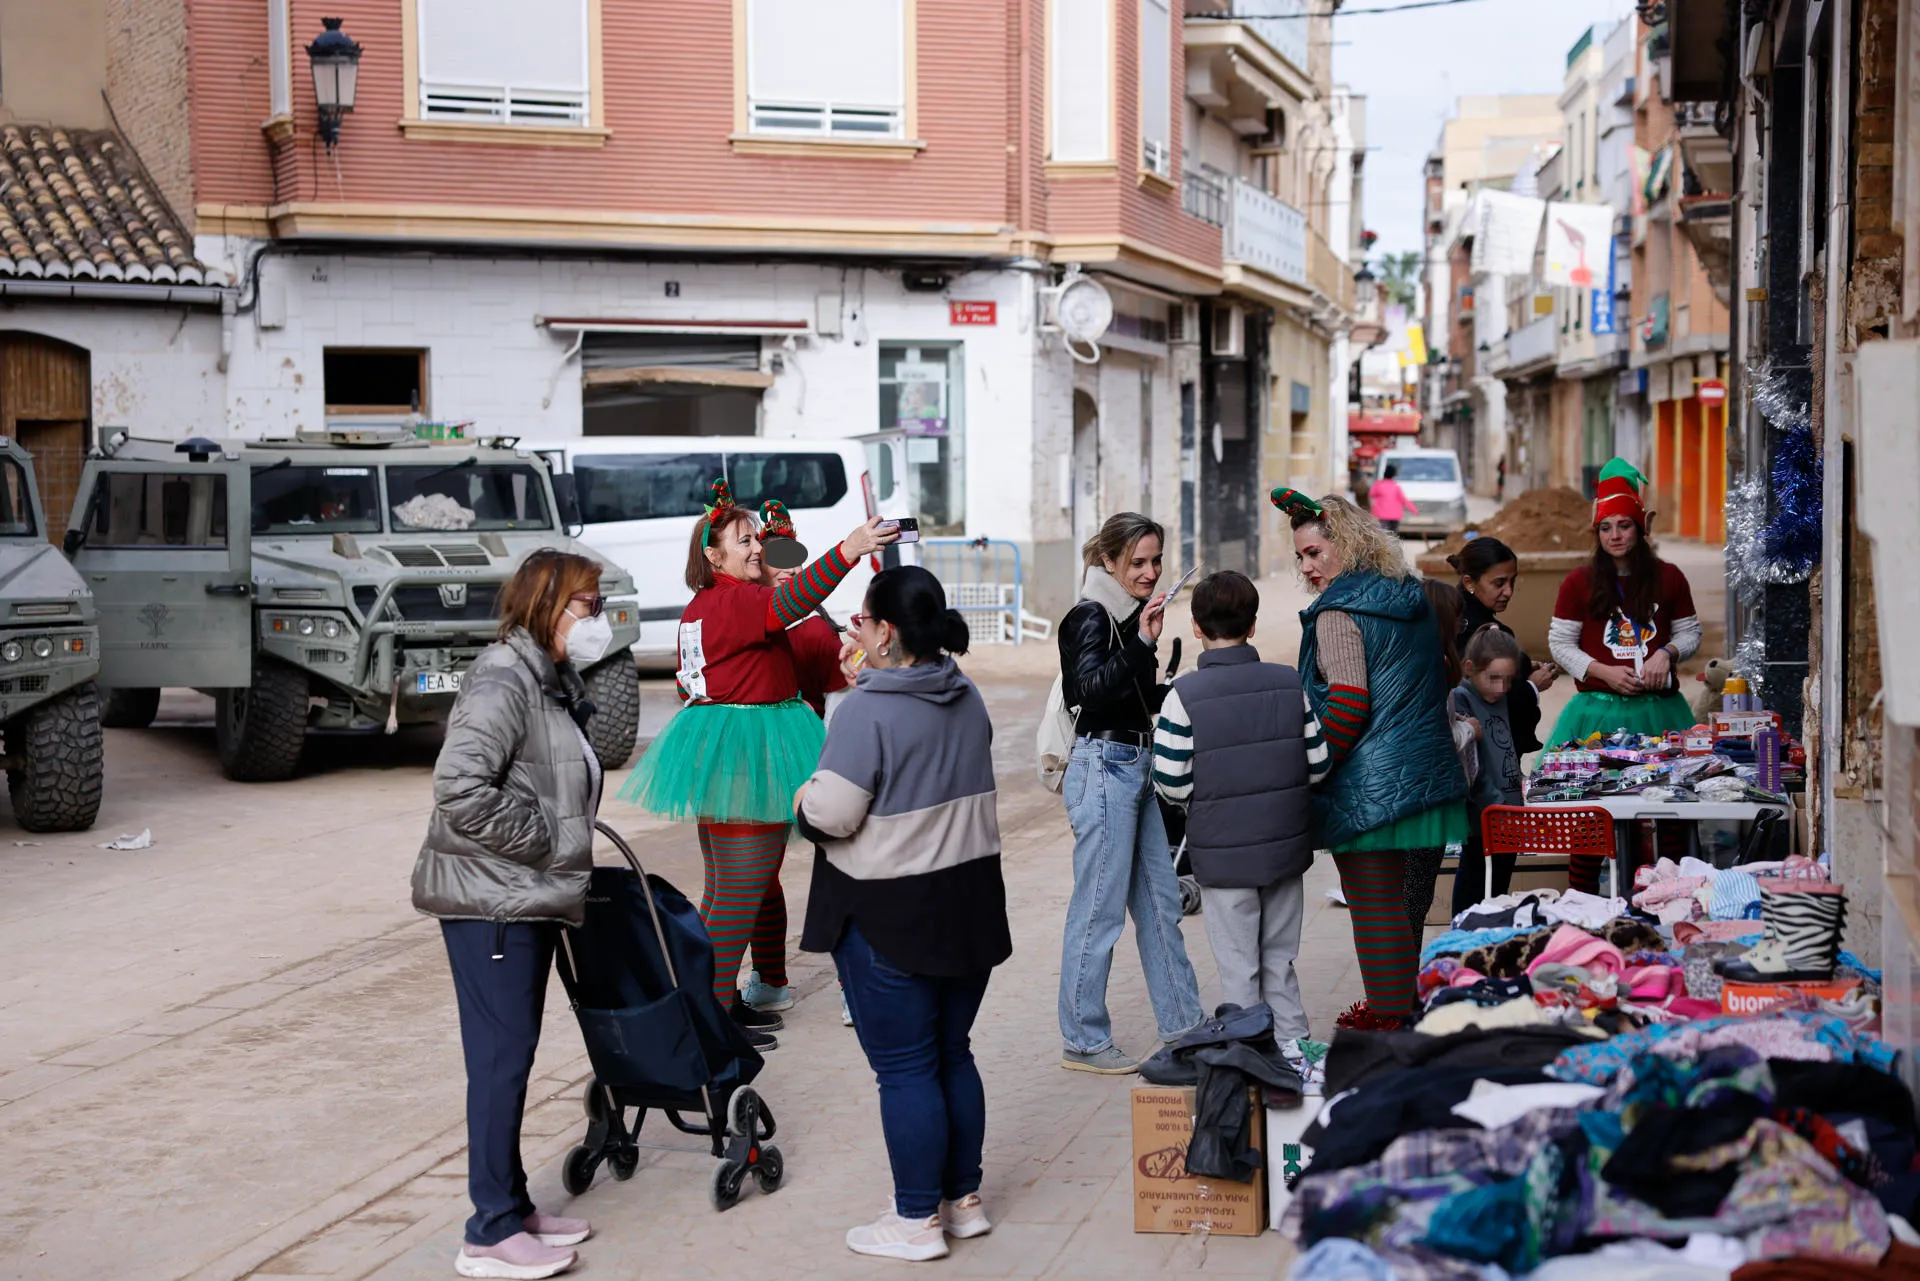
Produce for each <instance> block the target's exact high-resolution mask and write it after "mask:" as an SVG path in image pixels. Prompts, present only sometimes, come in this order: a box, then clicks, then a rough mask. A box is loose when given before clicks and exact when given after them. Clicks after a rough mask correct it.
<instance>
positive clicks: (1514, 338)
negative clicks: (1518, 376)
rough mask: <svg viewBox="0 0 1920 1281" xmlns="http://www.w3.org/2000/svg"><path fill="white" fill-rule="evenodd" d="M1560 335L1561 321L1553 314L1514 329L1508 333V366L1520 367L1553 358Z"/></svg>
mask: <svg viewBox="0 0 1920 1281" xmlns="http://www.w3.org/2000/svg"><path fill="white" fill-rule="evenodd" d="M1559 336H1560V325H1559V321H1558V320H1556V319H1555V318H1554V317H1553V316H1542V317H1540V318H1539V319H1538V320H1536V321H1534V322H1533V323H1532V324H1530V325H1525V326H1522V327H1521V328H1519V329H1516V330H1514V331H1513V332H1512V333H1510V334H1508V335H1507V367H1508V368H1510V369H1519V368H1522V367H1524V366H1527V365H1531V364H1533V363H1534V362H1536V361H1541V360H1552V359H1553V355H1554V341H1555V340H1556V339H1557V338H1558V337H1559Z"/></svg>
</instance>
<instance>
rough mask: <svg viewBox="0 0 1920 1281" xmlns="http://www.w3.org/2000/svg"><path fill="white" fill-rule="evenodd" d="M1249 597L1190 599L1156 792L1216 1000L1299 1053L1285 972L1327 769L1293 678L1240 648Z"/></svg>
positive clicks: (1206, 584)
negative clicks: (1314, 810) (1261, 1009)
mask: <svg viewBox="0 0 1920 1281" xmlns="http://www.w3.org/2000/svg"><path fill="white" fill-rule="evenodd" d="M1259 610H1260V593H1259V592H1258V591H1256V590H1255V589H1254V586H1253V583H1252V582H1250V581H1249V580H1248V579H1247V576H1246V575H1245V574H1236V573H1233V572H1231V571H1224V572H1221V573H1217V574H1209V575H1208V576H1207V577H1205V578H1203V579H1201V580H1200V585H1199V586H1198V587H1196V588H1194V591H1193V634H1194V636H1196V637H1197V638H1199V641H1200V643H1201V646H1202V647H1203V649H1204V651H1205V652H1203V653H1202V654H1201V655H1200V662H1199V666H1198V669H1197V670H1195V671H1192V672H1189V673H1188V674H1187V675H1185V676H1182V677H1181V678H1180V679H1179V680H1176V681H1175V682H1174V683H1173V688H1172V689H1171V690H1169V691H1168V693H1167V699H1166V702H1165V703H1164V704H1162V706H1161V708H1160V720H1159V723H1158V724H1157V725H1156V726H1155V729H1154V735H1153V785H1154V787H1155V788H1157V789H1158V790H1159V792H1160V795H1161V796H1163V797H1164V798H1166V799H1167V800H1168V801H1170V802H1172V803H1173V804H1176V805H1184V806H1186V808H1187V853H1188V855H1189V856H1190V857H1191V858H1192V860H1193V875H1194V878H1195V879H1196V880H1198V881H1199V882H1200V897H1201V903H1202V908H1203V912H1204V914H1205V917H1206V923H1207V941H1208V942H1209V943H1210V944H1211V945H1212V946H1213V961H1214V966H1215V968H1216V969H1217V970H1218V971H1219V972H1220V991H1221V996H1222V998H1223V999H1224V1000H1225V1001H1227V1002H1229V1003H1231V1004H1233V1005H1238V1006H1242V1007H1246V1006H1251V1005H1257V1004H1260V1003H1261V1002H1263V1001H1264V1002H1265V1003H1266V1004H1267V1005H1269V1006H1271V1007H1272V1009H1273V1022H1274V1035H1275V1036H1276V1037H1277V1038H1279V1039H1280V1040H1282V1041H1285V1040H1294V1039H1299V1040H1304V1039H1305V1038H1306V1035H1307V1012H1306V1007H1305V1006H1304V1005H1302V1004H1301V1001H1300V982H1299V980H1298V979H1297V978H1295V977H1294V973H1293V960H1294V957H1295V956H1296V955H1298V953H1299V951H1300V921H1301V918H1302V916H1303V915H1304V914H1305V907H1306V903H1305V893H1304V891H1303V889H1302V886H1301V877H1303V876H1304V875H1306V871H1307V868H1308V867H1309V866H1311V865H1312V863H1313V831H1312V822H1311V818H1310V813H1309V806H1308V804H1307V788H1308V786H1309V785H1310V784H1313V783H1317V782H1319V781H1320V780H1321V779H1323V778H1325V777H1326V776H1327V771H1328V770H1329V769H1330V768H1331V758H1330V755H1329V753H1328V751H1327V744H1326V741H1325V739H1323V738H1322V737H1321V734H1320V722H1319V721H1318V720H1317V719H1316V718H1315V717H1314V714H1313V709H1312V708H1311V707H1310V706H1308V704H1307V696H1306V692H1305V691H1304V690H1303V689H1302V688H1301V686H1300V677H1299V675H1298V674H1297V673H1295V671H1294V670H1293V668H1291V667H1286V666H1283V665H1282V664H1279V663H1263V662H1261V661H1260V655H1259V653H1258V652H1256V651H1255V650H1254V648H1253V646H1252V645H1250V644H1248V641H1250V640H1251V639H1252V637H1253V624H1254V618H1255V616H1256V615H1257V614H1258V613H1259Z"/></svg>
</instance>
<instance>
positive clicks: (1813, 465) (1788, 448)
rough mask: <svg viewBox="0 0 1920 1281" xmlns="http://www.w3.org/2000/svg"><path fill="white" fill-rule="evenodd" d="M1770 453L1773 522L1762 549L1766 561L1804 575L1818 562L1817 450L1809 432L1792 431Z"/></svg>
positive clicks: (1818, 467)
mask: <svg viewBox="0 0 1920 1281" xmlns="http://www.w3.org/2000/svg"><path fill="white" fill-rule="evenodd" d="M1772 453H1773V458H1772V460H1771V468H1770V472H1771V475H1770V479H1771V481H1772V484H1773V504H1772V505H1773V518H1772V519H1771V520H1769V521H1768V522H1767V531H1766V535H1765V539H1764V542H1763V545H1764V546H1765V548H1766V555H1767V559H1768V560H1769V561H1771V562H1773V563H1774V564H1775V565H1778V566H1780V567H1781V568H1783V569H1789V570H1791V571H1792V572H1793V573H1794V574H1795V575H1796V576H1798V575H1804V574H1807V573H1809V572H1811V570H1812V569H1813V567H1814V565H1815V564H1816V563H1818V562H1819V560H1820V510H1821V502H1820V485H1821V460H1820V450H1819V447H1818V446H1816V445H1815V444H1814V443H1813V433H1812V432H1810V431H1808V430H1807V429H1806V428H1805V427H1794V428H1792V429H1791V430H1789V431H1787V432H1786V433H1785V434H1783V435H1782V436H1781V437H1780V438H1779V439H1778V440H1777V441H1776V442H1775V443H1774V446H1773V451H1772Z"/></svg>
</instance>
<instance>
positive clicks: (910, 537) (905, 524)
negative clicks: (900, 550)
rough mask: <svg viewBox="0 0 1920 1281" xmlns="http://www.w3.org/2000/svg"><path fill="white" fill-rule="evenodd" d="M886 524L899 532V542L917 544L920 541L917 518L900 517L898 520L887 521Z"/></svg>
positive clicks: (918, 519)
mask: <svg viewBox="0 0 1920 1281" xmlns="http://www.w3.org/2000/svg"><path fill="white" fill-rule="evenodd" d="M887 524H889V525H891V526H893V527H894V528H895V529H897V530H899V531H900V541H901V542H903V543H917V542H919V541H920V518H919V517H918V516H902V517H901V518H900V519H899V520H890V521H888V522H887Z"/></svg>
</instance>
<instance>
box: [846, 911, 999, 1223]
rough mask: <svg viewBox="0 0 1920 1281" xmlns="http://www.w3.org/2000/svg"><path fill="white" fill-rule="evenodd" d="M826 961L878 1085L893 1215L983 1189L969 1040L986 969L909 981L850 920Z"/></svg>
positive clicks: (982, 1109) (982, 1105) (983, 1115)
mask: <svg viewBox="0 0 1920 1281" xmlns="http://www.w3.org/2000/svg"><path fill="white" fill-rule="evenodd" d="M833 962H834V965H835V967H837V968H838V969H839V971H840V983H841V986H842V987H843V988H845V990H846V996H847V1008H848V1010H850V1011H851V1012H852V1014H853V1030H854V1034H855V1035H857V1036H858V1037H859V1038H860V1048H861V1049H862V1050H865V1051H866V1054H867V1062H868V1063H869V1064H871V1065H872V1067H873V1074H874V1075H875V1076H876V1077H878V1078H879V1079H880V1129H881V1131H882V1132H883V1133H884V1134H885V1135H886V1137H887V1159H888V1161H889V1162H890V1163H891V1164H892V1166H893V1202H894V1210H895V1211H896V1212H898V1214H899V1215H900V1217H901V1218H903V1219H922V1220H924V1219H926V1218H928V1217H929V1216H930V1215H933V1214H935V1213H937V1212H938V1211H939V1209H940V1202H941V1201H942V1200H943V1199H944V1200H948V1201H958V1200H959V1199H960V1198H961V1197H963V1196H967V1195H970V1194H971V1193H974V1192H978V1191H979V1190H980V1150H981V1148H982V1146H984V1145H985V1143H986V1140H987V1095H986V1090H985V1088H984V1087H983V1086H982V1085H981V1084H980V1069H979V1068H978V1067H976V1066H975V1065H974V1062H973V1046H972V1043H971V1042H970V1041H969V1040H968V1033H970V1032H971V1031H972V1030H973V1019H974V1016H975V1015H976V1014H978V1013H979V1012H980V1002H981V1000H982V999H984V998H985V997H986V994H987V978H988V975H989V973H990V971H986V970H982V971H981V972H980V973H978V974H969V975H967V976H965V977H963V978H934V977H932V976H930V975H926V974H908V973H906V972H905V971H904V970H901V969H898V968H896V967H895V966H894V964H893V963H892V962H891V961H889V960H887V958H886V957H884V956H882V955H880V953H878V952H876V951H874V950H873V947H872V945H870V944H869V943H868V942H867V939H866V936H865V935H863V934H861V933H860V930H859V928H858V927H857V926H855V925H854V924H853V923H852V922H848V924H847V932H846V933H845V934H843V935H842V936H841V938H840V943H839V945H838V946H837V947H835V948H834V949H833Z"/></svg>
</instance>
